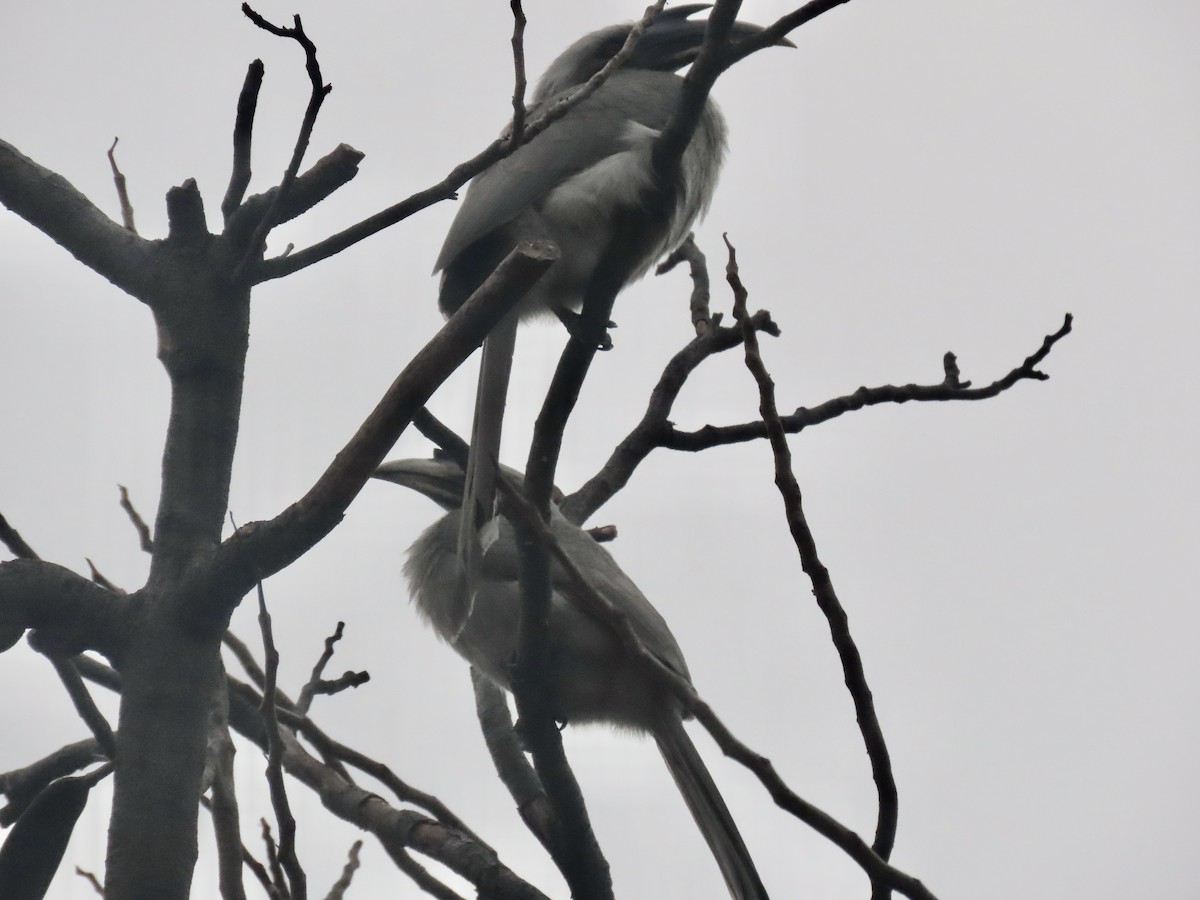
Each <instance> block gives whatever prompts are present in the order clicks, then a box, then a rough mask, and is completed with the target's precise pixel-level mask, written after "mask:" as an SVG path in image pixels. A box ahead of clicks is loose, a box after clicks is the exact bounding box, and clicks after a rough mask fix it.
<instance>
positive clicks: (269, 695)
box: [258, 583, 308, 900]
mask: <svg viewBox="0 0 1200 900" xmlns="http://www.w3.org/2000/svg"><path fill="white" fill-rule="evenodd" d="M258 625H259V628H260V629H261V631H262V638H263V654H264V656H265V658H266V673H265V674H266V681H265V683H264V685H263V700H262V718H263V724H264V725H266V728H267V784H268V786H269V787H270V791H271V805H272V806H273V807H274V809H275V820H276V822H278V823H279V861H280V864H281V865H282V866H283V869H284V871H285V872H286V873H287V878H288V886H289V888H290V892H291V896H292V897H293V898H294V900H305V898H306V897H307V896H308V890H307V881H306V878H305V875H304V870H303V869H302V868H301V867H300V860H299V859H297V858H296V820H295V818H294V817H293V816H292V809H291V804H290V803H289V802H288V796H287V788H286V787H285V785H284V782H283V744H282V742H281V740H280V734H279V719H278V717H277V716H276V710H275V678H276V676H277V675H278V673H279V651H278V650H276V649H275V638H274V636H273V633H272V628H271V614H270V613H269V612H267V600H266V596H265V595H264V593H263V589H262V584H261V583H260V584H259V585H258Z"/></svg>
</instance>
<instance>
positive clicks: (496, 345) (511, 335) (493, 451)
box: [458, 313, 517, 592]
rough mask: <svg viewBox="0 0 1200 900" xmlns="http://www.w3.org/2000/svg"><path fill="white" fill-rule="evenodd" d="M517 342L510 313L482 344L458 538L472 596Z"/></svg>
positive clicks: (491, 505) (492, 496) (490, 508)
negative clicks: (481, 533) (479, 531)
mask: <svg viewBox="0 0 1200 900" xmlns="http://www.w3.org/2000/svg"><path fill="white" fill-rule="evenodd" d="M516 340H517V317H516V316H515V315H513V314H512V313H510V314H509V315H508V316H506V317H505V318H504V319H502V320H501V321H500V324H498V325H497V326H496V327H495V328H494V329H492V332H491V334H489V335H488V336H487V340H485V341H484V342H483V355H482V357H481V358H480V361H479V385H478V387H477V388H476V390H475V420H474V423H473V424H472V426H471V448H470V450H469V451H468V454H467V472H466V483H465V485H464V486H463V506H462V509H463V514H462V521H461V523H460V526H459V529H460V530H459V535H458V555H459V559H460V561H461V562H462V564H463V570H464V571H465V572H466V573H467V579H468V584H469V585H470V586H471V588H470V589H471V591H472V592H473V591H474V585H475V582H476V581H477V580H478V574H479V541H478V539H477V537H476V531H477V529H478V528H479V526H480V525H482V524H483V523H484V522H486V521H487V520H488V519H490V518H491V516H492V511H493V509H494V508H495V502H496V467H497V465H498V463H499V461H500V436H501V430H502V428H503V425H504V406H505V403H506V402H507V400H508V379H509V375H510V373H511V372H512V358H513V349H514V347H515V346H516Z"/></svg>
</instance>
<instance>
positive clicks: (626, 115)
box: [434, 71, 683, 272]
mask: <svg viewBox="0 0 1200 900" xmlns="http://www.w3.org/2000/svg"><path fill="white" fill-rule="evenodd" d="M682 84H683V80H682V79H681V78H679V77H678V76H676V75H673V74H671V73H666V72H649V71H637V72H616V73H614V74H613V76H612V77H611V78H610V79H609V80H608V81H606V82H605V83H604V84H603V85H602V86H601V87H600V89H599V90H597V91H596V93H594V94H593V95H592V96H591V97H589V98H588V99H587V100H585V101H584V102H582V103H580V104H579V105H578V106H577V107H575V108H574V109H572V110H571V111H570V112H569V113H567V115H565V116H564V117H563V118H562V119H561V120H560V121H558V122H555V123H554V124H553V125H551V126H550V127H549V128H548V129H546V131H545V132H543V133H542V134H540V135H538V136H537V137H536V138H534V139H533V140H532V141H530V142H529V143H528V144H525V145H524V146H522V147H519V148H518V149H517V150H516V151H515V152H514V153H512V154H511V155H510V156H507V157H505V158H504V159H502V160H500V161H499V162H497V163H496V164H495V165H493V166H492V167H491V168H489V169H486V170H485V171H483V172H481V173H480V174H479V175H477V176H476V177H475V179H474V180H473V181H472V182H471V184H470V186H469V187H468V188H467V192H466V195H465V196H464V197H463V200H462V205H461V206H460V207H459V210H458V214H457V215H456V216H455V218H454V222H453V223H452V224H451V226H450V230H449V231H448V232H447V234H446V240H445V242H444V243H443V244H442V250H441V252H440V253H439V254H438V258H437V263H436V264H435V265H434V271H435V272H439V271H441V270H442V269H445V268H446V267H447V266H449V265H450V264H451V263H452V262H453V261H454V259H455V257H457V256H458V255H459V254H460V253H462V252H463V251H464V250H466V249H467V248H468V247H470V246H471V245H472V244H474V243H475V242H476V241H477V240H479V239H480V238H482V237H483V236H484V235H486V234H488V233H489V232H491V231H493V230H495V229H497V228H500V227H501V226H503V225H505V224H506V223H507V222H509V221H511V220H512V219H513V218H514V217H515V216H517V215H518V214H519V213H520V212H521V211H522V210H524V209H526V208H527V207H529V206H531V205H536V204H538V203H540V202H541V201H542V200H544V199H545V198H546V197H547V196H548V195H549V194H550V192H551V191H553V190H554V189H555V188H556V187H558V186H559V185H561V184H562V183H563V182H564V181H566V180H568V179H570V178H571V177H572V176H574V175H577V174H579V173H580V172H583V171H586V170H587V169H590V168H591V167H592V166H594V165H596V164H597V163H599V162H602V161H603V160H605V159H607V158H609V157H611V156H613V155H615V154H618V153H622V152H624V151H627V150H629V148H630V145H631V141H640V140H645V139H646V137H647V131H646V129H652V130H653V131H659V130H661V129H662V128H663V126H665V125H666V123H667V120H668V119H669V118H670V116H671V113H672V111H673V110H674V109H675V105H676V102H677V100H678V98H679V90H680V86H681V85H682ZM561 98H562V95H558V96H555V97H551V98H550V99H549V100H546V101H544V102H543V103H541V104H539V105H538V106H536V107H535V108H534V109H533V110H532V113H533V114H534V115H536V114H537V113H538V112H539V111H541V110H543V109H545V108H546V107H548V106H550V105H553V104H554V103H555V102H557V101H558V100H560V99H561ZM621 122H624V123H636V125H637V126H641V127H640V128H637V127H633V128H631V127H629V125H628V124H627V125H625V126H622V127H614V124H615V123H621Z"/></svg>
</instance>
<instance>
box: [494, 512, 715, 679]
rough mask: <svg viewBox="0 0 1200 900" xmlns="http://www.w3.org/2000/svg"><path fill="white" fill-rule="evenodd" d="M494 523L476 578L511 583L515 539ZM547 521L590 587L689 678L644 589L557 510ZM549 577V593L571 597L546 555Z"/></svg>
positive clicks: (567, 582) (568, 584)
mask: <svg viewBox="0 0 1200 900" xmlns="http://www.w3.org/2000/svg"><path fill="white" fill-rule="evenodd" d="M499 523H500V532H499V538H498V539H497V540H495V541H494V542H493V543H492V544H491V545H490V546H489V547H486V548H485V550H484V555H483V560H482V564H481V574H480V579H481V581H489V580H496V581H508V582H512V583H514V584H515V582H516V581H517V579H518V559H517V544H516V540H515V537H514V535H513V533H512V526H511V525H510V524H509V522H508V521H507V520H506V519H500V520H499ZM550 527H551V531H552V532H553V534H554V537H555V538H556V539H557V540H558V543H559V546H561V547H562V549H563V550H564V551H565V552H566V553H567V555H568V556H570V558H571V560H572V561H573V562H574V563H575V565H576V567H577V568H578V569H579V570H580V571H581V572H582V573H583V575H584V577H585V578H587V580H588V582H589V583H590V584H591V585H592V587H594V588H595V589H596V590H597V591H598V592H599V593H600V594H601V596H603V597H604V598H605V599H606V600H608V602H609V603H611V604H612V605H613V606H614V607H616V608H617V609H618V610H620V611H621V612H622V613H623V614H624V615H625V617H626V619H627V621H628V622H629V624H630V627H632V628H633V632H634V634H636V635H637V636H638V639H639V640H641V642H642V644H643V645H644V646H645V647H646V649H647V650H649V651H650V652H651V653H653V654H654V655H655V656H657V657H658V658H659V660H661V661H662V662H663V663H664V664H665V665H666V666H668V667H669V668H671V669H672V670H674V671H675V672H677V673H679V674H680V675H682V676H683V677H685V678H690V677H691V676H690V675H689V674H688V668H687V663H686V662H685V661H684V658H683V651H682V650H680V649H679V644H678V642H676V640H675V635H673V634H672V633H671V629H670V628H669V627H668V626H667V622H666V620H665V619H664V618H663V617H662V616H661V615H660V614H659V612H658V610H657V609H655V608H654V604H652V603H651V602H650V601H649V600H647V599H646V595H645V594H643V593H642V592H641V591H640V590H639V589H638V586H637V585H636V584H634V582H633V579H631V578H630V577H629V576H628V575H626V574H625V572H624V571H623V570H622V569H621V567H620V566H619V565H617V561H616V560H615V559H614V558H613V556H612V554H610V553H609V552H608V551H607V550H605V549H604V548H603V547H601V546H600V545H599V544H598V543H596V541H595V540H594V539H593V538H592V536H591V535H589V534H588V533H587V532H586V531H584V530H583V529H582V528H580V527H579V526H577V525H575V524H573V523H571V522H568V521H567V520H566V519H564V518H562V517H561V516H555V517H554V520H553V521H552V522H551V526H550ZM550 577H551V584H552V586H553V588H554V591H555V593H556V594H557V595H558V596H560V597H562V598H564V602H574V601H571V600H570V597H571V595H572V594H573V593H574V591H575V582H574V581H573V580H572V579H571V577H570V576H569V575H568V574H567V572H566V570H565V569H564V568H563V567H562V565H560V564H559V563H558V562H556V561H554V560H551V570H550ZM575 606H576V607H577V608H578V609H580V610H581V611H583V612H584V613H585V614H588V615H590V613H589V612H588V607H587V605H586V604H584V603H582V602H575Z"/></svg>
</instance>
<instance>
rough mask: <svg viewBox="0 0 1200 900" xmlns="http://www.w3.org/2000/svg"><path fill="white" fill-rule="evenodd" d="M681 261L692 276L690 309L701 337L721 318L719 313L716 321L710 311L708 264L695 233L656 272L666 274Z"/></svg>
mask: <svg viewBox="0 0 1200 900" xmlns="http://www.w3.org/2000/svg"><path fill="white" fill-rule="evenodd" d="M681 262H686V263H687V264H688V269H689V274H690V275H691V278H692V295H691V300H690V301H689V303H688V309H689V310H690V311H691V314H692V328H693V329H695V331H696V337H700V336H701V335H703V334H704V333H705V332H706V331H708V330H709V329H710V328H712V327H713V325H715V324H720V321H721V319H720V316H719V315H718V316H717V317H716V320H715V321H714V319H713V316H712V314H711V313H710V312H709V308H708V301H709V286H708V265H707V261H706V260H705V258H704V253H703V252H701V250H700V248H699V247H698V246H697V245H696V241H695V237H694V235H691V234H689V235H688V236H687V240H686V241H684V242H683V243H682V244H680V245H679V246H678V247H676V248H675V250H674V251H673V252H672V253H671V255H670V256H668V257H667V258H666V259H664V260H663V261H662V262H661V263H659V264H658V267H657V268H656V269H655V270H654V274H655V275H665V274H666V273H667V272H670V271H671V270H672V269H673V268H675V267H676V266H677V265H679V264H680V263H681Z"/></svg>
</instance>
